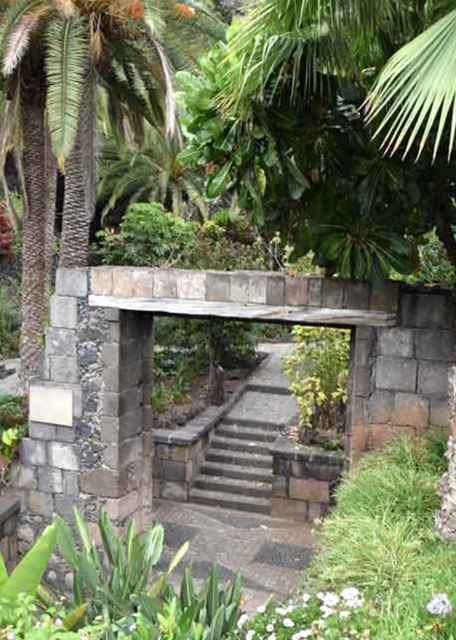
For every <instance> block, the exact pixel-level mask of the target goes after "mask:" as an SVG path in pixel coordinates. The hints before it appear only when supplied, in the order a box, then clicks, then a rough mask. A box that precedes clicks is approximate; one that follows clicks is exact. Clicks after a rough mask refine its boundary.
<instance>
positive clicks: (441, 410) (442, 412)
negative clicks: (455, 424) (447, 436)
mask: <svg viewBox="0 0 456 640" xmlns="http://www.w3.org/2000/svg"><path fill="white" fill-rule="evenodd" d="M429 423H430V424H431V425H432V426H435V427H448V426H449V425H450V407H449V404H448V398H446V397H442V398H431V408H430V412H429Z"/></svg>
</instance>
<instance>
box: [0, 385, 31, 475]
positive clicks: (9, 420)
mask: <svg viewBox="0 0 456 640" xmlns="http://www.w3.org/2000/svg"><path fill="white" fill-rule="evenodd" d="M27 431H28V430H27V398H26V397H24V396H17V395H11V394H2V393H0V458H3V460H4V461H6V462H9V461H11V460H12V459H13V458H14V456H15V455H16V453H17V451H18V449H19V445H20V442H21V440H22V438H24V437H25V436H26V435H27ZM4 470H5V468H4V465H3V466H2V473H3V472H4Z"/></svg>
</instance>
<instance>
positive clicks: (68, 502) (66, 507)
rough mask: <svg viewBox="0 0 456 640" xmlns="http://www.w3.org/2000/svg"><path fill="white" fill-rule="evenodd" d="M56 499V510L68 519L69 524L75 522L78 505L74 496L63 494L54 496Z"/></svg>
mask: <svg viewBox="0 0 456 640" xmlns="http://www.w3.org/2000/svg"><path fill="white" fill-rule="evenodd" d="M54 501H55V512H56V513H58V514H59V516H61V517H62V518H63V519H64V520H66V521H67V522H68V524H72V523H73V522H74V507H75V506H76V501H75V500H74V498H73V497H71V496H66V495H64V494H61V495H56V496H54Z"/></svg>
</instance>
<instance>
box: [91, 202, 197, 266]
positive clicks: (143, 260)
mask: <svg viewBox="0 0 456 640" xmlns="http://www.w3.org/2000/svg"><path fill="white" fill-rule="evenodd" d="M97 236H98V238H99V239H100V245H99V248H98V250H97V252H98V254H99V255H100V256H101V258H102V261H103V263H104V264H119V265H130V266H137V267H141V266H144V267H160V266H164V265H174V264H175V263H176V261H177V260H178V259H179V257H180V255H181V254H182V252H183V251H184V250H185V249H186V247H188V245H189V244H190V243H191V242H192V241H193V240H194V239H195V226H194V224H193V223H191V222H187V221H186V220H183V219H182V218H178V217H177V216H174V215H172V214H170V213H166V212H165V210H164V208H163V206H162V205H161V204H158V203H156V202H148V203H137V204H133V205H131V206H130V207H129V208H128V211H127V213H126V214H125V217H124V219H123V221H122V223H121V224H120V227H119V230H118V231H114V230H110V229H108V230H105V231H99V232H98V234H97Z"/></svg>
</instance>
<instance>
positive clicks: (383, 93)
mask: <svg viewBox="0 0 456 640" xmlns="http://www.w3.org/2000/svg"><path fill="white" fill-rule="evenodd" d="M367 108H368V119H369V120H370V121H372V120H373V119H374V118H376V117H377V116H379V115H383V117H382V120H381V122H380V124H379V126H378V127H377V129H376V132H375V136H377V137H378V136H382V137H383V140H382V146H383V148H384V149H385V150H386V151H387V152H389V153H395V152H396V151H397V150H398V149H399V148H401V147H405V149H404V151H403V155H404V157H405V156H406V155H407V154H408V153H409V151H410V149H411V148H412V146H413V145H414V143H415V142H417V143H418V156H420V155H421V153H422V151H423V149H424V148H425V146H426V144H427V143H428V142H429V140H430V134H431V131H432V130H433V129H434V128H435V140H434V142H433V149H434V159H435V156H436V154H437V151H438V149H439V146H440V144H441V143H442V138H443V133H444V131H445V127H446V125H447V124H449V125H450V131H449V137H448V155H449V156H450V155H451V152H452V149H453V146H454V140H455V133H456V10H454V11H451V12H450V13H448V15H446V16H445V17H444V18H442V19H440V20H439V21H438V22H436V23H435V24H434V25H433V26H432V27H430V28H429V29H427V30H426V31H425V32H423V33H422V34H421V35H419V36H418V37H417V38H415V39H414V40H412V42H410V43H409V44H407V45H405V46H404V47H403V48H402V49H400V50H399V51H398V52H397V53H396V54H395V55H394V56H393V58H392V59H391V60H390V61H389V63H388V64H387V65H386V67H385V68H384V70H383V71H382V73H381V75H380V77H379V79H378V81H377V83H376V85H375V86H374V88H373V91H372V92H371V94H370V96H369V98H368V102H367ZM385 111H386V113H384V112H385Z"/></svg>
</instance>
